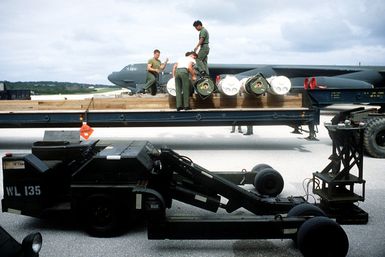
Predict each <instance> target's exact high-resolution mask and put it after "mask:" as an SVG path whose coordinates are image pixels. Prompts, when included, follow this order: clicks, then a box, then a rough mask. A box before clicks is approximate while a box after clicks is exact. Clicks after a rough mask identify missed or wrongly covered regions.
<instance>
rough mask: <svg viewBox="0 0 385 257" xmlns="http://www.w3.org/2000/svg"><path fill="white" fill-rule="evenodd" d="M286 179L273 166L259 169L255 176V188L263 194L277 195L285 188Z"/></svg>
mask: <svg viewBox="0 0 385 257" xmlns="http://www.w3.org/2000/svg"><path fill="white" fill-rule="evenodd" d="M283 185H284V181H283V178H282V176H281V174H279V172H278V171H276V170H275V169H273V168H271V167H270V168H265V169H263V170H261V171H259V172H258V173H257V174H256V175H255V178H254V186H255V190H256V191H257V192H258V193H259V194H261V195H267V196H271V197H275V196H277V195H279V194H280V193H281V192H282V190H283Z"/></svg>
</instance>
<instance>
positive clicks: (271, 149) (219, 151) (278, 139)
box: [0, 115, 385, 257]
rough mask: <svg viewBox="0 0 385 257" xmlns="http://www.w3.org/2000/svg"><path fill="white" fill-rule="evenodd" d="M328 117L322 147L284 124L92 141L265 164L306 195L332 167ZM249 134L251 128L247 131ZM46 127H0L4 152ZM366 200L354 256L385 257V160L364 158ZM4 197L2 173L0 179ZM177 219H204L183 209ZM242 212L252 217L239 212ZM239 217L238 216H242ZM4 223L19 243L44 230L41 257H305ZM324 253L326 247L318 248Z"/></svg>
mask: <svg viewBox="0 0 385 257" xmlns="http://www.w3.org/2000/svg"><path fill="white" fill-rule="evenodd" d="M330 119H331V116H326V115H322V116H321V125H320V126H319V127H318V128H319V133H318V139H319V141H307V140H305V139H304V138H305V137H306V136H307V135H306V134H304V135H297V134H291V133H290V132H291V131H292V129H291V128H289V127H285V126H258V127H257V126H255V127H254V134H253V135H251V136H244V135H242V134H239V133H237V132H235V133H230V130H231V128H230V127H188V128H186V127H178V128H95V132H94V134H93V135H92V138H94V139H101V140H102V141H104V142H112V141H124V140H132V139H134V140H148V141H150V142H152V143H153V144H154V145H156V146H159V147H160V146H168V147H170V148H172V149H174V150H175V151H177V152H178V153H180V154H183V155H186V156H188V157H189V158H191V159H192V160H193V161H194V162H195V163H197V164H199V165H201V166H203V167H204V168H206V169H208V170H211V171H241V170H242V169H246V170H251V169H252V167H253V166H254V165H256V164H259V163H267V164H269V165H271V166H272V167H273V168H275V169H276V170H278V171H279V172H280V173H281V174H282V176H283V178H284V180H285V188H284V191H283V192H282V194H281V195H282V196H290V195H296V196H299V195H304V194H305V192H304V190H303V186H302V182H303V181H304V179H306V178H310V177H311V176H312V173H313V172H315V171H321V170H322V169H323V168H324V167H325V166H326V165H327V164H328V163H329V160H328V157H329V156H330V154H331V151H332V142H331V140H330V138H329V136H328V133H327V131H326V129H325V127H324V126H323V122H325V121H329V120H330ZM243 130H244V132H245V131H246V127H243ZM43 133H44V131H43V129H1V130H0V154H1V156H3V155H4V154H5V153H6V152H26V151H29V150H28V148H29V146H30V145H31V144H32V142H34V141H37V140H41V139H42V137H43ZM364 179H365V180H366V181H367V182H366V200H365V202H361V203H360V207H361V208H362V209H364V210H365V211H366V212H368V213H369V223H368V224H366V225H343V228H344V230H345V231H346V233H347V235H348V237H349V242H350V247H349V253H348V256H350V257H363V256H371V257H383V256H385V245H384V242H385V233H384V230H385V211H384V210H385V208H384V205H385V204H384V196H385V160H384V159H375V158H371V157H367V156H366V157H365V158H364ZM0 181H1V189H0V190H1V191H0V194H1V197H2V196H3V192H2V189H3V187H2V172H1V173H0ZM170 211H171V212H172V213H184V212H185V213H194V214H202V213H203V214H205V213H206V212H204V211H200V210H195V209H193V208H192V207H190V206H186V205H184V204H182V203H176V204H175V205H174V206H173V208H172V209H171V210H170ZM238 213H239V214H242V213H247V211H245V210H239V211H238ZM238 213H237V214H238ZM0 224H1V225H2V226H3V227H4V228H5V229H6V230H7V231H8V232H10V233H11V234H12V235H13V236H15V237H16V238H17V239H18V240H20V241H21V240H22V238H23V237H24V236H25V235H27V234H28V233H30V232H33V231H40V232H41V233H42V235H43V248H42V251H41V255H40V256H43V257H45V256H47V257H48V256H55V257H61V256H63V257H64V256H65V257H69V256H73V257H75V256H82V257H87V256H90V257H91V256H92V257H95V256H103V257H104V256H177V257H181V256H189V257H190V256H191V257H193V256H210V257H214V256H226V257H227V256H239V257H240V256H242V257H244V256H245V257H246V256H267V257H268V256H274V257H277V256H285V257H287V256H301V254H300V252H299V251H298V250H297V249H296V248H295V247H294V244H293V243H292V242H291V240H215V241H214V240H213V241H210V240H195V241H193V240H174V241H172V240H164V241H152V240H148V239H147V232H146V226H145V223H144V222H143V223H142V224H140V223H139V224H136V225H135V226H134V227H133V228H132V229H131V230H130V231H127V232H126V233H125V234H124V235H122V236H120V237H116V238H93V237H90V236H88V235H87V234H86V233H85V232H83V231H82V230H81V229H80V228H78V227H76V226H75V225H74V224H72V223H71V222H69V221H66V220H61V221H56V222H52V221H46V220H39V219H35V218H31V217H24V216H18V215H15V214H9V213H1V214H0ZM320 247H324V246H321V245H320Z"/></svg>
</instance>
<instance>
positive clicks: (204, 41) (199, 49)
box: [193, 20, 210, 75]
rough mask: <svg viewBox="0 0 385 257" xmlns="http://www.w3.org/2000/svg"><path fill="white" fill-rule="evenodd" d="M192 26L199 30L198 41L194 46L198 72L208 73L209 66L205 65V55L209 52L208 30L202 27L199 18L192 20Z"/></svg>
mask: <svg viewBox="0 0 385 257" xmlns="http://www.w3.org/2000/svg"><path fill="white" fill-rule="evenodd" d="M193 26H194V27H195V29H196V30H198V31H199V41H198V43H197V45H196V46H195V48H194V52H196V53H197V54H198V58H197V60H196V62H197V66H198V67H197V68H198V70H199V72H201V73H202V72H204V73H206V74H205V75H209V68H208V66H207V56H208V54H209V52H210V47H209V32H208V31H207V29H206V28H205V27H203V25H202V22H201V21H200V20H197V21H194V23H193Z"/></svg>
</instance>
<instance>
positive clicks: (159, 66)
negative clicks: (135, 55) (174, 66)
mask: <svg viewBox="0 0 385 257" xmlns="http://www.w3.org/2000/svg"><path fill="white" fill-rule="evenodd" d="M159 56H160V51H159V50H158V49H155V50H154V57H153V58H151V59H150V60H148V62H147V80H146V85H145V86H144V88H143V89H144V90H146V91H147V90H149V91H150V92H151V95H156V93H157V81H159V73H160V72H161V71H163V70H164V69H165V68H166V65H167V62H168V58H167V59H166V61H165V62H164V63H161V61H160V60H159Z"/></svg>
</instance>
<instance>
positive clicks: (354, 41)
mask: <svg viewBox="0 0 385 257" xmlns="http://www.w3.org/2000/svg"><path fill="white" fill-rule="evenodd" d="M384 6H385V5H384V4H383V3H382V1H381V0H373V1H368V0H351V1H332V0H325V1H318V2H309V1H306V0H293V1H290V3H288V1H285V0H276V1H273V2H272V1H267V0H261V1H252V0H240V1H227V0H221V1H219V0H207V1H205V2H204V6H202V4H201V3H200V4H197V2H196V1H192V0H184V1H181V0H167V1H154V0H151V1H138V0H103V1H96V2H95V1H91V0H83V1H76V0H68V1H61V0H34V1H29V0H2V1H0V39H1V44H0V80H10V81H17V80H22V81H23V80H24V81H28V80H57V81H73V82H86V83H106V84H107V83H108V84H109V82H108V80H107V76H108V74H109V73H111V72H112V71H116V70H120V69H121V68H122V67H124V66H125V65H127V64H129V63H136V62H145V61H146V60H147V59H148V58H150V57H151V56H152V51H153V49H155V48H158V49H160V50H161V59H165V58H166V57H169V58H170V61H175V60H176V59H177V58H179V57H180V55H182V54H183V53H184V52H186V51H187V50H191V49H192V48H193V47H194V46H195V44H196V42H197V40H198V32H197V31H196V30H195V29H194V28H193V26H192V23H193V21H194V20H196V19H200V20H202V22H203V24H204V26H206V27H207V28H208V30H209V33H210V47H211V50H210V54H209V62H212V63H213V62H216V63H278V64H296V63H297V64H358V62H361V63H363V64H369V65H370V64H373V65H385V55H384V54H383V53H384V51H385V50H384V49H385V29H384V28H385V16H384V15H383V13H385V7H384Z"/></svg>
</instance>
